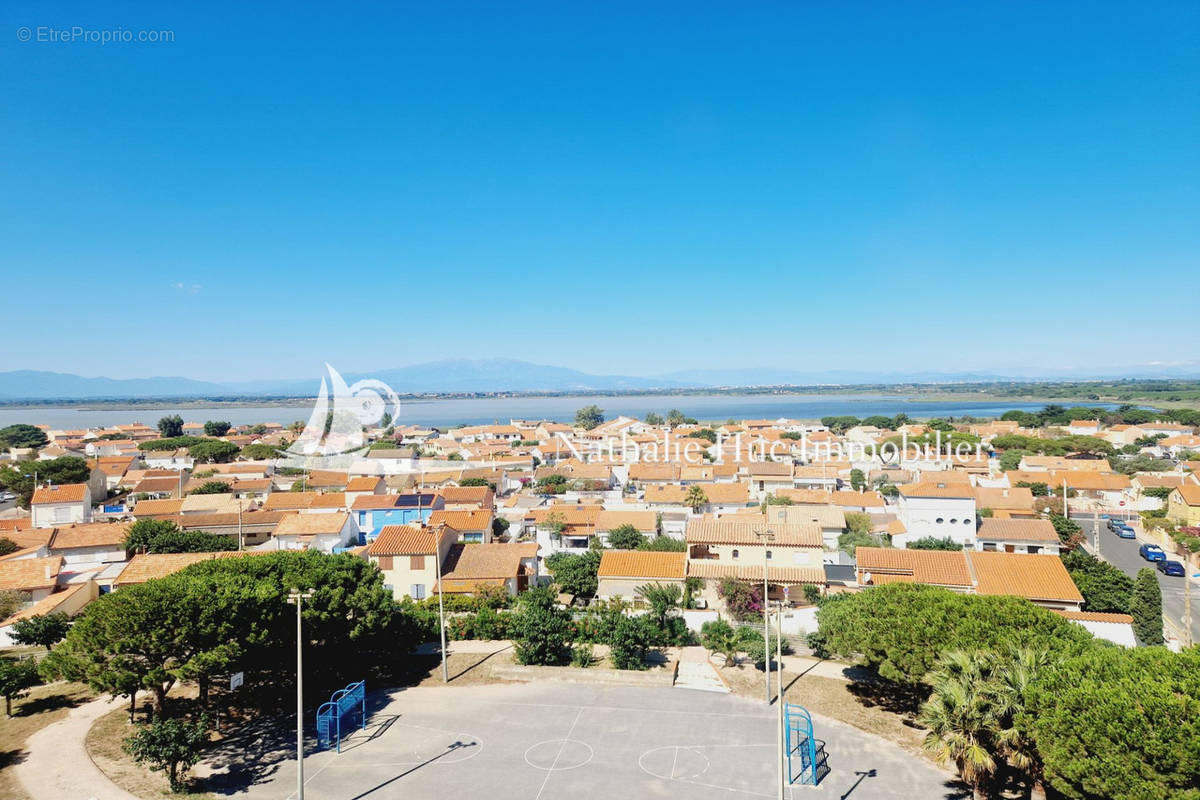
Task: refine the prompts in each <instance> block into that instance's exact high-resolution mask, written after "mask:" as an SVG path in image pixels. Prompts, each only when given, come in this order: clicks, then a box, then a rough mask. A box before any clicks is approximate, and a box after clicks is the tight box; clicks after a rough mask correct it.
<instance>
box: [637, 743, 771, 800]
mask: <svg viewBox="0 0 1200 800" xmlns="http://www.w3.org/2000/svg"><path fill="white" fill-rule="evenodd" d="M672 747H674V748H675V757H676V758H678V757H679V751H680V749H686V750H691V751H692V752H694V753H695V754H696V755H698V756H700V757H701V758H703V759H704V762H705V767H704V769H702V770H701V771H700V772H697V773H696V774H697V775H703V774H704V773H705V772H707V771H708V768H709V767H710V766H712V761H711V760H709V758H708V756H707V755H705V754H704V753H702V752H700V751H701V750H704V749H715V748H726V749H729V748H734V747H770V748H774V747H775V743H774V742H770V743H768V744H701V745H694V744H681V745H660V746H658V747H652V748H650V749H649V750H646V751H644V752H643V753H642V754H641V755H640V756H638V769H640V770H641V771H642V772H644V773H646V774H647V775H649V776H650V777H652V778H657V779H659V780H660V781H661V780H670V781H675V782H676V783H687V784H691V785H692V786H703V787H704V788H706V789H720V790H721V791H725V792H734V793H736V794H748V795H751V796H752V797H774V796H775V795H773V794H768V793H766V792H755V791H753V790H751V789H736V788H734V787H732V786H723V785H721V784H719V783H705V782H704V781H697V780H692V779H691V778H675V777H671V778H664V777H663V776H662V775H659V774H657V773H654V772H651V771H650V770H649V769H647V768H646V766H645V765H644V764H643V763H642V759H644V758H645V757H646V756H648V755H649V754H651V753H655V752H658V751H659V750H667V749H669V748H672ZM674 772H675V768H674V766H672V768H671V773H672V775H674Z"/></svg>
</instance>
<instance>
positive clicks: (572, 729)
mask: <svg viewBox="0 0 1200 800" xmlns="http://www.w3.org/2000/svg"><path fill="white" fill-rule="evenodd" d="M582 716H583V708H582V707H580V708H579V713H578V714H576V715H575V719H574V721H573V722H571V727H570V728H569V729H568V730H567V735H566V737H565V738H564V739H563V740H562V744H560V745H559V746H558V755H556V756H555V757H554V763H552V764H551V765H550V769H548V770H546V777H545V778H544V779H542V788H540V789H538V793H537V794H536V795H535V796H534V798H533V800H541V797H542V792H544V791H546V784H547V783H549V782H550V776H551V775H553V774H554V768H555V767H557V766H558V759H559V758H560V757H561V756H562V751H563V748H564V747H566V746H567V742H568V741H569V740H570V739H571V734H572V733H574V732H575V726H576V725H578V724H579V718H580V717H582Z"/></svg>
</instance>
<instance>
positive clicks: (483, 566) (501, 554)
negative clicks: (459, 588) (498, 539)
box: [435, 544, 537, 588]
mask: <svg viewBox="0 0 1200 800" xmlns="http://www.w3.org/2000/svg"><path fill="white" fill-rule="evenodd" d="M528 558H537V545H536V544H455V545H451V547H450V552H448V553H447V554H446V560H445V562H444V563H443V564H442V580H444V581H445V582H446V585H447V587H448V586H449V585H450V584H451V583H452V582H454V581H479V580H496V579H507V578H515V577H517V575H519V574H520V572H521V559H528ZM435 588H436V587H435Z"/></svg>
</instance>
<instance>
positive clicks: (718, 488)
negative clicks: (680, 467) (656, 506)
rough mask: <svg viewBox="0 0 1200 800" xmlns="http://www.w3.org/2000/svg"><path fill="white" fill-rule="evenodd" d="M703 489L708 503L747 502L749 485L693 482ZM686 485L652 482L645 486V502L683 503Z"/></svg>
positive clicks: (748, 500)
mask: <svg viewBox="0 0 1200 800" xmlns="http://www.w3.org/2000/svg"><path fill="white" fill-rule="evenodd" d="M691 485H692V486H699V487H700V488H701V489H703V490H704V496H705V497H707V498H708V502H709V503H748V502H750V486H749V485H748V484H745V483H693V484H691ZM687 492H688V487H687V486H680V485H676V484H652V485H650V486H647V487H646V502H647V503H669V504H671V505H683V502H684V498H686V497H687Z"/></svg>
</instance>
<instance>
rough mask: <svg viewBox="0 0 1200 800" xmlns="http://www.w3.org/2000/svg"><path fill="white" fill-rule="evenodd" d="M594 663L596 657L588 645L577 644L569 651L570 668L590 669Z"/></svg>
mask: <svg viewBox="0 0 1200 800" xmlns="http://www.w3.org/2000/svg"><path fill="white" fill-rule="evenodd" d="M595 663H596V656H595V654H594V653H593V652H592V646H591V645H590V644H577V645H575V647H573V648H572V649H571V666H572V667H590V666H591V665H592V664H595Z"/></svg>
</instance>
